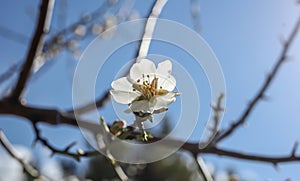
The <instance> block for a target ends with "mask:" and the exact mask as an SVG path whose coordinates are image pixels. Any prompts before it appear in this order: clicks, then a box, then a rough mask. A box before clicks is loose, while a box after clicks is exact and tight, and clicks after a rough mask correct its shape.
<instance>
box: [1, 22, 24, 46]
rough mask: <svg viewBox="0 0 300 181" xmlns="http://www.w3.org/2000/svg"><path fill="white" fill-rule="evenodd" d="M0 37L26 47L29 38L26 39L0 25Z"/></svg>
mask: <svg viewBox="0 0 300 181" xmlns="http://www.w3.org/2000/svg"><path fill="white" fill-rule="evenodd" d="M0 36H1V37H3V38H6V39H8V40H12V41H15V42H17V43H20V44H23V45H26V43H27V41H28V40H29V37H27V36H26V35H23V34H21V33H19V32H15V31H13V30H11V29H8V28H6V27H4V26H1V25H0Z"/></svg>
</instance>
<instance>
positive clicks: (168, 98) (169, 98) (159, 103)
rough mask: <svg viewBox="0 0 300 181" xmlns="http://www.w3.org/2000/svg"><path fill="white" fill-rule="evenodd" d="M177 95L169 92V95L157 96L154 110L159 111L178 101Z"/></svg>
mask: <svg viewBox="0 0 300 181" xmlns="http://www.w3.org/2000/svg"><path fill="white" fill-rule="evenodd" d="M175 96H176V93H174V92H169V93H168V94H165V95H162V96H157V97H156V101H155V106H154V110H159V109H162V108H165V107H167V105H169V104H171V103H173V102H174V101H175V100H176V97H175Z"/></svg>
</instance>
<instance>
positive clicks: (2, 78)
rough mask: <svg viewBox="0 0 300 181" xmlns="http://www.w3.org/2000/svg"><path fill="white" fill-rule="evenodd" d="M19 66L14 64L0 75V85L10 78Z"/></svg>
mask: <svg viewBox="0 0 300 181" xmlns="http://www.w3.org/2000/svg"><path fill="white" fill-rule="evenodd" d="M20 67H21V66H20V64H17V63H14V64H12V65H10V67H9V68H8V69H7V70H6V71H5V72H3V73H2V74H1V75H0V84H1V83H3V82H4V81H6V80H8V79H9V78H10V77H12V76H13V75H14V74H15V73H16V72H17V71H18V70H19V69H20Z"/></svg>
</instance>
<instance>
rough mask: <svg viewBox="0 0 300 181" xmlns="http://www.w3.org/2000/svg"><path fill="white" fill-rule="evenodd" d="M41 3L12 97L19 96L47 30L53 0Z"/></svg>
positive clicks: (16, 97)
mask: <svg viewBox="0 0 300 181" xmlns="http://www.w3.org/2000/svg"><path fill="white" fill-rule="evenodd" d="M41 3H42V4H41V7H40V14H39V20H38V24H37V27H36V30H35V33H34V36H33V39H32V41H31V44H30V48H29V50H28V53H27V57H26V61H25V63H24V65H23V67H22V70H21V72H20V74H19V78H18V81H17V84H16V86H15V88H14V89H13V91H12V94H11V98H13V99H18V98H19V97H20V96H21V94H22V92H23V90H24V88H25V86H26V83H27V81H28V79H29V76H30V72H31V67H32V65H33V62H34V59H35V57H36V56H37V55H38V54H40V52H41V48H42V47H43V40H42V39H43V36H44V34H45V33H46V32H48V30H49V26H50V21H51V16H52V10H53V7H52V6H53V4H54V0H42V1H41Z"/></svg>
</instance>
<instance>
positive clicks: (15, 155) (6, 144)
mask: <svg viewBox="0 0 300 181" xmlns="http://www.w3.org/2000/svg"><path fill="white" fill-rule="evenodd" d="M0 143H1V145H2V146H3V147H4V149H5V150H6V151H7V152H8V153H9V155H10V156H11V157H13V158H14V159H15V160H17V161H18V162H19V163H20V164H21V165H22V167H23V169H24V171H25V172H26V173H27V174H29V175H30V176H32V177H33V178H44V180H46V177H45V176H42V175H41V174H40V172H39V171H38V170H37V169H36V168H34V167H33V166H32V165H30V164H29V163H27V162H25V161H24V160H23V159H22V158H20V157H19V156H18V153H17V152H16V151H15V150H14V149H13V147H12V145H11V144H10V143H9V141H8V139H7V138H6V136H5V134H4V133H3V131H2V130H0Z"/></svg>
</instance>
